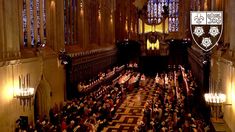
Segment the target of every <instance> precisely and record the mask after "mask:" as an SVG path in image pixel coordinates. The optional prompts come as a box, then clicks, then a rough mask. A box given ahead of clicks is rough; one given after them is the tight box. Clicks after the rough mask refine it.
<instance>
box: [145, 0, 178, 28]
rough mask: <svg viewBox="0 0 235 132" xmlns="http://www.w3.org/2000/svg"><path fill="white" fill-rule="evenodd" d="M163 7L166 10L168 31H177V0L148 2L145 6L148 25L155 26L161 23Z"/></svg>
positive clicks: (153, 0) (152, 0) (151, 0)
mask: <svg viewBox="0 0 235 132" xmlns="http://www.w3.org/2000/svg"><path fill="white" fill-rule="evenodd" d="M164 6H165V7H167V8H168V11H169V12H168V13H169V16H168V17H169V19H168V23H169V25H168V31H169V32H177V31H179V19H178V17H179V0H149V1H148V5H147V12H148V15H147V16H148V23H149V24H157V23H160V22H161V21H162V18H163V14H162V13H163V12H164Z"/></svg>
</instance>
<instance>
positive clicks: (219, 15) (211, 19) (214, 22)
mask: <svg viewBox="0 0 235 132" xmlns="http://www.w3.org/2000/svg"><path fill="white" fill-rule="evenodd" d="M222 30H223V12H222V11H191V12H190V31H191V34H192V38H193V40H194V41H195V43H196V44H197V45H198V46H199V47H200V48H201V49H202V50H204V51H206V52H207V51H209V50H211V49H212V48H213V47H214V46H215V45H216V44H217V43H218V41H219V39H220V37H221V35H222Z"/></svg>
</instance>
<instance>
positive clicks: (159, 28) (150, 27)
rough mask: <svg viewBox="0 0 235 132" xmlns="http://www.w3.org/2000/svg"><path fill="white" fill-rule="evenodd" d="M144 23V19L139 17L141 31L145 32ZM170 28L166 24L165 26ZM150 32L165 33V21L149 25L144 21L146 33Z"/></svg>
mask: <svg viewBox="0 0 235 132" xmlns="http://www.w3.org/2000/svg"><path fill="white" fill-rule="evenodd" d="M142 23H143V21H142V20H141V19H139V32H140V33H143V31H142ZM166 27H167V28H168V26H165V28H166ZM149 32H159V33H163V23H161V24H159V25H155V26H153V25H148V24H146V23H144V33H149Z"/></svg>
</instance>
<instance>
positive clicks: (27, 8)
mask: <svg viewBox="0 0 235 132" xmlns="http://www.w3.org/2000/svg"><path fill="white" fill-rule="evenodd" d="M44 4H45V3H44V0H29V1H28V0H23V9H22V24H23V45H24V47H30V45H31V46H32V47H33V46H35V45H36V44H45V43H46V9H45V5H44ZM35 6H36V7H35Z"/></svg>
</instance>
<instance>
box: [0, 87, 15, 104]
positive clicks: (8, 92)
mask: <svg viewBox="0 0 235 132" xmlns="http://www.w3.org/2000/svg"><path fill="white" fill-rule="evenodd" d="M3 89H4V90H3V94H2V98H3V100H4V101H10V100H12V99H13V86H12V84H11V83H9V84H7V85H6V86H5V87H4V88H3Z"/></svg>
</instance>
